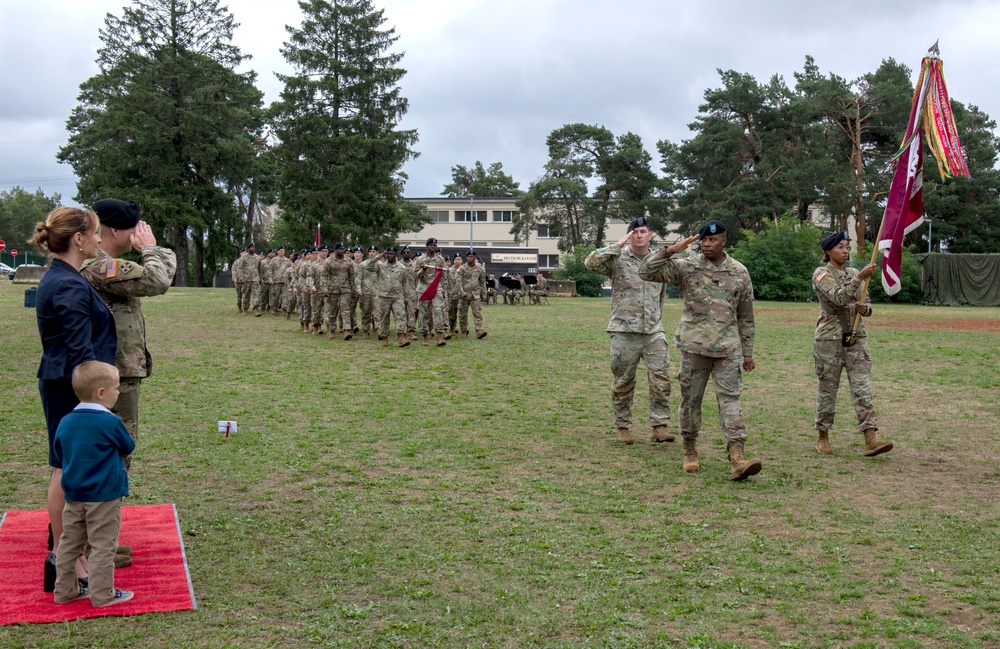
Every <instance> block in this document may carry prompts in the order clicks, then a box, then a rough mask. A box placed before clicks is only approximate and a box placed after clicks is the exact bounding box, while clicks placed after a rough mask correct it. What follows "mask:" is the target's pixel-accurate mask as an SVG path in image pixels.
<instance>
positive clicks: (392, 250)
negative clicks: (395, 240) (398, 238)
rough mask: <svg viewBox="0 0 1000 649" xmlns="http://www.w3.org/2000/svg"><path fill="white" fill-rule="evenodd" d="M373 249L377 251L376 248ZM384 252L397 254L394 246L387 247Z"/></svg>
mask: <svg viewBox="0 0 1000 649" xmlns="http://www.w3.org/2000/svg"><path fill="white" fill-rule="evenodd" d="M372 248H375V246H372ZM375 249H376V250H378V248H375ZM385 251H386V252H397V250H396V246H389V247H388V248H386V249H385Z"/></svg>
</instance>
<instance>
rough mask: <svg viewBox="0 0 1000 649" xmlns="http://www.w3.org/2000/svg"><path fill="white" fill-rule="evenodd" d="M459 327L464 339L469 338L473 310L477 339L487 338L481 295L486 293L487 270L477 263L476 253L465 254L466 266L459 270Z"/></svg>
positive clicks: (472, 251)
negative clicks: (470, 317) (470, 310)
mask: <svg viewBox="0 0 1000 649" xmlns="http://www.w3.org/2000/svg"><path fill="white" fill-rule="evenodd" d="M458 285H459V294H458V326H459V328H460V329H461V331H462V337H463V338H468V337H469V309H470V308H471V309H472V324H473V325H474V326H475V328H476V338H477V339H479V338H485V337H486V330H485V329H484V328H483V307H482V300H481V298H480V296H481V295H484V294H485V293H486V270H485V269H484V268H483V267H482V266H481V265H480V264H477V263H476V251H475V250H470V251H469V252H467V253H466V254H465V265H464V266H460V267H459V268H458Z"/></svg>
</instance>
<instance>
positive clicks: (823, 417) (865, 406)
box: [812, 264, 878, 433]
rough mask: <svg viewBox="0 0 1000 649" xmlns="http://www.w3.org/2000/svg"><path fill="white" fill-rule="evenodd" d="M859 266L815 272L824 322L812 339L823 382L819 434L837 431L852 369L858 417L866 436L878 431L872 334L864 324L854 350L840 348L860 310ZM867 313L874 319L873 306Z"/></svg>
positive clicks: (818, 408) (818, 403)
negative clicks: (843, 384)
mask: <svg viewBox="0 0 1000 649" xmlns="http://www.w3.org/2000/svg"><path fill="white" fill-rule="evenodd" d="M857 275H858V271H857V270H856V269H854V268H844V270H838V269H837V268H836V266H834V265H833V264H827V265H826V266H822V267H820V268H817V269H816V272H814V273H813V278H812V285H813V290H814V291H816V297H818V298H819V307H820V312H819V321H818V322H817V323H816V334H815V336H814V339H813V359H814V360H815V362H816V377H817V378H818V379H819V393H818V394H817V396H816V430H817V431H818V432H820V433H829V432H830V429H831V428H832V427H833V416H834V414H835V413H836V411H837V389H838V388H839V387H840V375H841V372H842V371H843V370H844V369H846V370H847V381H848V383H849V384H850V386H851V400H852V401H854V411H855V413H857V416H858V428H859V429H860V430H861V432H864V431H866V430H873V431H874V430H878V419H877V418H876V417H875V406H874V404H873V403H872V390H871V385H869V383H868V376H869V374H870V373H871V369H872V357H871V355H870V354H869V352H868V334H867V332H866V331H865V325H864V321H863V320H862V321H860V322H859V324H858V333H857V342H855V343H854V344H853V345H851V346H849V347H844V346H843V345H842V344H841V334H842V333H843V332H849V331H850V330H851V327H852V326H853V323H854V315H855V313H856V312H857V306H858V303H857V299H856V293H857V291H858V290H859V287H860V286H861V284H862V281H861V280H859V279H857ZM866 305H868V312H867V315H871V306H870V302H869V301H866Z"/></svg>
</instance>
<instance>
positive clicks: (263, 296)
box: [260, 257, 274, 311]
mask: <svg viewBox="0 0 1000 649" xmlns="http://www.w3.org/2000/svg"><path fill="white" fill-rule="evenodd" d="M273 282H274V258H272V257H264V258H263V259H261V260H260V308H261V309H263V310H264V311H267V310H268V309H270V308H271V286H272V285H273Z"/></svg>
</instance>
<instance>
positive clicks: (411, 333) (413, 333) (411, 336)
mask: <svg viewBox="0 0 1000 649" xmlns="http://www.w3.org/2000/svg"><path fill="white" fill-rule="evenodd" d="M406 335H407V336H408V337H409V339H410V340H412V341H413V342H417V331H416V329H410V330H409V331H407V332H406Z"/></svg>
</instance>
